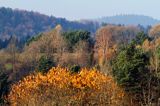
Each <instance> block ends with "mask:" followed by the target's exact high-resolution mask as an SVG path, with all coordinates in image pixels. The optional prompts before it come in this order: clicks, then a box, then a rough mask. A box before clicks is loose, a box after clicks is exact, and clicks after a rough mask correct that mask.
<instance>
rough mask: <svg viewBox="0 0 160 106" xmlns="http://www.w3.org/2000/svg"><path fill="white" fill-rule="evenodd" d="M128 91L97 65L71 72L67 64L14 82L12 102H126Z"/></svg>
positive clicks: (46, 105) (16, 105) (20, 105)
mask: <svg viewBox="0 0 160 106" xmlns="http://www.w3.org/2000/svg"><path fill="white" fill-rule="evenodd" d="M123 98H124V92H123V90H122V89H120V88H119V87H118V86H117V84H116V83H115V82H114V80H113V78H112V77H111V76H106V75H104V74H102V73H100V72H99V71H97V70H96V69H89V70H88V69H85V68H84V69H82V70H81V71H80V72H79V73H76V74H71V73H70V71H69V70H68V69H67V68H60V67H57V68H52V69H51V70H50V71H49V72H48V73H46V74H41V73H37V74H36V75H29V76H27V77H26V78H24V79H23V80H22V81H19V82H18V83H17V84H14V85H12V87H11V91H10V93H9V95H8V101H9V102H10V103H11V105H12V106H24V105H34V106H51V105H53V106H54V105H57V104H58V105H69V106H72V105H73V106H74V105H76V106H77V105H78V106H79V105H110V106H112V105H113V106H119V105H121V104H122V103H123Z"/></svg>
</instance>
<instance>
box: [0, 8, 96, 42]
mask: <svg viewBox="0 0 160 106" xmlns="http://www.w3.org/2000/svg"><path fill="white" fill-rule="evenodd" d="M58 24H60V25H61V26H62V27H63V29H64V30H80V29H81V30H88V31H90V32H95V31H96V29H97V25H96V23H94V22H92V21H86V22H85V23H80V22H76V21H68V20H66V19H65V18H56V17H54V16H47V15H43V14H40V13H37V12H32V11H31V12H28V11H25V10H18V9H16V10H13V9H11V8H4V7H2V8H0V39H1V40H4V39H9V38H10V36H12V35H16V36H17V37H18V38H19V39H27V38H28V37H31V36H34V35H37V34H38V33H40V32H45V31H49V30H51V29H52V28H54V27H55V26H56V25H58Z"/></svg>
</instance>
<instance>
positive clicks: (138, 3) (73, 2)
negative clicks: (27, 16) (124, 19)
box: [0, 0, 160, 20]
mask: <svg viewBox="0 0 160 106" xmlns="http://www.w3.org/2000/svg"><path fill="white" fill-rule="evenodd" d="M159 5H160V0H0V7H2V6H4V7H11V8H19V9H25V10H33V11H37V12H40V13H44V14H47V15H53V16H56V17H64V18H67V19H70V20H75V19H90V18H91V19H93V18H99V17H102V16H112V15H116V14H142V15H147V16H152V17H153V18H157V19H160V6H159Z"/></svg>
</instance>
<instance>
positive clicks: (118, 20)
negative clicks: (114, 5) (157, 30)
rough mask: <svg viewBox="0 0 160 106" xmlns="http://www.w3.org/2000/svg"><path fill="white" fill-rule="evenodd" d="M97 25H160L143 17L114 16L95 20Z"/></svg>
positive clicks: (152, 19)
mask: <svg viewBox="0 0 160 106" xmlns="http://www.w3.org/2000/svg"><path fill="white" fill-rule="evenodd" d="M96 21H98V22H99V23H109V24H123V25H139V24H140V25H143V26H148V25H155V24H158V23H160V20H157V19H154V18H152V17H149V16H144V15H116V16H110V17H102V18H99V19H97V20H96Z"/></svg>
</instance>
